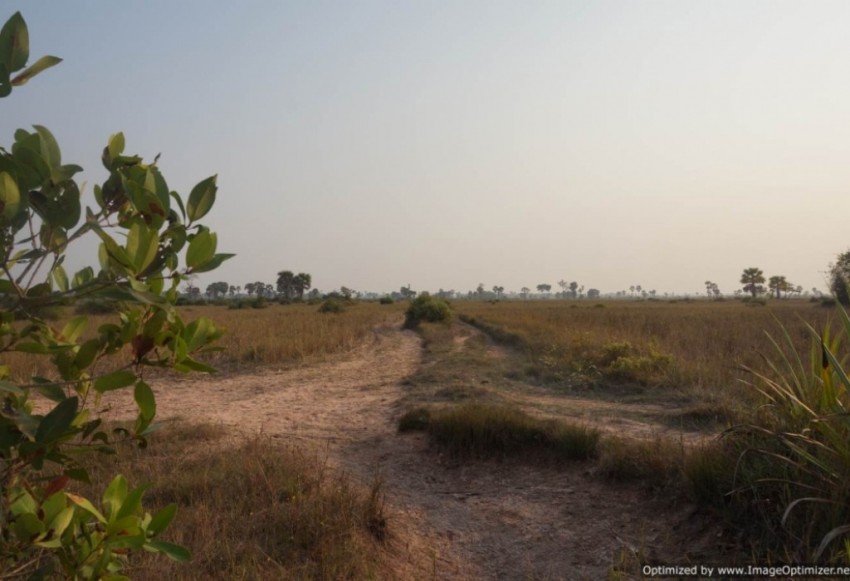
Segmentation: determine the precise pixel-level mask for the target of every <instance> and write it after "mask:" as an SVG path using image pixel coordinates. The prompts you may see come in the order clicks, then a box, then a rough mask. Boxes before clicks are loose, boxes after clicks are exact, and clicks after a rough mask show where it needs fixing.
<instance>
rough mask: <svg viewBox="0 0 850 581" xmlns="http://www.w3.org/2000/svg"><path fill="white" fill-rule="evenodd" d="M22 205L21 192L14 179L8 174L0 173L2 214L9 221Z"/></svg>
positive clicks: (0, 210) (0, 209)
mask: <svg viewBox="0 0 850 581" xmlns="http://www.w3.org/2000/svg"><path fill="white" fill-rule="evenodd" d="M20 205H21V192H20V190H19V189H18V184H17V182H15V180H14V178H13V177H12V176H11V175H9V174H7V173H6V172H2V173H0V212H2V214H3V217H4V218H6V219H7V220H11V219H12V217H13V216H14V215H15V214H17V212H18V207H19V206H20Z"/></svg>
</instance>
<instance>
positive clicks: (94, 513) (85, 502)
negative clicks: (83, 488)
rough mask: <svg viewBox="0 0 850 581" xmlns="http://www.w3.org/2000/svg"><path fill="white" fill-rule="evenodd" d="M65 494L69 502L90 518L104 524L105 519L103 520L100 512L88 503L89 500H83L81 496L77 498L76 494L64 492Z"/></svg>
mask: <svg viewBox="0 0 850 581" xmlns="http://www.w3.org/2000/svg"><path fill="white" fill-rule="evenodd" d="M65 494H66V496H67V497H68V499H69V500H70V501H71V502H73V503H74V504H76V505H77V506H79V507H80V508H82V509H83V510H85V511H86V512H88V513H89V514H91V515H92V516H94V517H95V518H96V519H97V520H98V521H100V522H101V523H103V524H106V519H105V518H103V515H102V514H100V511H99V510H97V509H96V508H95V507H94V505H93V504H92V503H91V502H90V501H89V499H87V498H84V497H82V496H77V495H76V494H72V493H70V492H66V493H65Z"/></svg>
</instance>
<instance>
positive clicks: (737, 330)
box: [454, 300, 832, 404]
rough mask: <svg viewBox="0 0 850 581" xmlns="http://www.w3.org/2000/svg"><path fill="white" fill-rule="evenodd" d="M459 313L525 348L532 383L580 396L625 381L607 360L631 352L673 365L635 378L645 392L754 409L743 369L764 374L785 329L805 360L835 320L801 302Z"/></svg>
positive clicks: (510, 306)
mask: <svg viewBox="0 0 850 581" xmlns="http://www.w3.org/2000/svg"><path fill="white" fill-rule="evenodd" d="M598 305H602V306H598ZM454 308H455V309H456V310H457V312H458V313H459V314H461V315H462V316H463V317H464V318H465V320H468V321H471V322H473V323H474V324H476V325H477V326H479V327H480V328H482V329H484V330H486V331H488V332H489V333H490V334H491V335H492V336H494V337H495V338H496V339H497V340H500V341H503V342H505V343H508V344H512V345H513V346H515V347H517V348H519V349H520V350H521V351H522V352H523V353H524V354H525V356H526V358H527V363H528V366H527V368H526V370H525V371H526V373H527V374H528V375H531V376H533V377H537V378H539V379H540V380H542V381H543V382H544V383H550V384H559V385H563V386H566V387H570V386H576V385H587V384H588V383H600V382H602V383H604V382H605V380H612V381H613V380H616V379H618V378H617V377H616V376H613V374H612V373H610V371H611V368H610V367H609V368H606V356H609V355H610V353H611V352H612V351H616V349H617V346H618V345H621V344H623V343H624V342H628V343H629V344H631V346H632V348H633V349H632V350H633V355H634V357H632V360H638V359H639V358H640V357H645V358H651V357H653V354H655V355H656V356H662V357H669V364H668V365H663V366H658V367H657V368H655V369H653V368H651V367H650V368H649V371H648V372H647V373H643V374H640V373H635V374H634V377H632V378H631V379H633V380H634V382H635V383H643V384H645V385H648V386H651V387H663V388H667V389H666V391H668V392H671V393H680V394H681V395H683V396H685V397H687V398H689V399H691V398H693V399H695V400H697V401H702V402H722V403H724V404H730V403H731V402H736V401H737V402H740V401H742V400H743V401H749V396H750V394H751V390H748V388H747V387H746V386H744V385H743V384H742V382H741V380H742V379H746V378H747V374H746V373H745V372H744V371H743V370H742V366H747V367H751V368H753V369H764V361H763V355H765V354H768V355H772V354H773V353H774V351H775V349H774V347H773V346H772V344H771V343H770V340H769V338H768V336H767V334H766V331H767V332H771V333H773V334H774V335H776V334H777V332H779V329H780V328H779V325H780V324H781V325H782V326H784V327H785V329H787V331H788V333H789V334H790V336H791V337H792V339H793V340H794V342H795V344H796V345H797V346H798V348H799V349H801V350H802V351H803V352H805V351H806V350H807V349H808V348H809V345H810V342H811V334H810V333H809V331H808V330H807V329H806V326H805V325H806V323H807V322H808V323H810V324H811V325H812V326H813V327H814V328H815V329H820V328H823V326H824V324H826V321H827V320H828V318H829V316H830V314H831V313H832V311H831V310H830V309H824V308H822V307H820V306H819V305H817V304H813V303H809V302H803V301H791V300H782V301H775V300H774V301H770V302H769V303H768V305H767V306H755V307H752V306H747V305H746V304H744V303H742V302H739V301H724V302H708V301H687V302H682V301H680V302H676V303H670V302H660V301H659V302H643V301H641V302H637V301H604V302H596V301H525V302H519V301H514V302H501V303H495V304H492V303H483V302H456V303H455V304H454ZM619 379H621V380H622V378H619ZM627 379H628V378H627ZM619 383H623V381H620V382H619Z"/></svg>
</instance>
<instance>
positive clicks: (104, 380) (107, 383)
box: [94, 370, 136, 393]
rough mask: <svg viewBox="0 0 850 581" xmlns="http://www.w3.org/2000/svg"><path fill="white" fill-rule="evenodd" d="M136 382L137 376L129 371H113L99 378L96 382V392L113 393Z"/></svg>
mask: <svg viewBox="0 0 850 581" xmlns="http://www.w3.org/2000/svg"><path fill="white" fill-rule="evenodd" d="M135 381H136V374H134V373H133V372H131V371H127V370H120V371H113V372H112V373H109V374H107V375H104V376H102V377H98V378H97V380H96V381H95V382H94V388H95V390H97V391H99V392H101V393H103V392H105V391H112V390H113V389H121V388H122V387H127V386H128V385H133V383H135Z"/></svg>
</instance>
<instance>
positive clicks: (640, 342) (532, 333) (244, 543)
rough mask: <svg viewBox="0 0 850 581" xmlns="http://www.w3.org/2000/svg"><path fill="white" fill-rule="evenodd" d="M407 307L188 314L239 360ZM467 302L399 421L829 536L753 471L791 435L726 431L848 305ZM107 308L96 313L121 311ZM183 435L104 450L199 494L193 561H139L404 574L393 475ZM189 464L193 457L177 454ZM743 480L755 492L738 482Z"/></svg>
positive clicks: (320, 340) (190, 310)
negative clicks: (393, 515) (778, 339)
mask: <svg viewBox="0 0 850 581" xmlns="http://www.w3.org/2000/svg"><path fill="white" fill-rule="evenodd" d="M405 307H406V305H403V304H396V305H379V304H374V303H373V304H367V303H360V304H356V305H349V306H348V307H347V308H346V309H344V311H343V312H341V313H321V312H319V310H318V306H316V305H285V306H284V305H276V304H272V305H270V306H268V307H267V308H264V309H240V310H231V309H227V308H223V307H217V306H205V307H183V309H184V313H185V314H186V315H187V318H189V319H191V318H193V317H195V316H206V317H210V318H212V319H214V320H215V321H216V322H217V323H219V324H221V325H224V326H226V327H227V328H228V334H227V335H226V336H225V338H224V339H223V341H222V346H223V347H225V350H224V351H222V352H220V353H216V354H213V356H212V358H211V360H210V361H211V362H212V363H213V364H214V365H217V366H219V367H221V368H222V369H224V370H226V371H228V372H233V373H238V372H239V371H243V370H248V369H250V368H252V367H256V366H288V365H293V364H303V363H311V362H315V361H318V360H320V359H322V358H324V357H326V356H328V355H330V354H333V353H339V352H342V351H347V350H350V349H352V348H353V347H355V346H357V345H358V344H361V343H362V341H363V340H364V338H365V337H367V336H368V335H369V334H370V333H371V332H372V330H373V329H374V328H375V327H376V326H377V325H380V324H385V323H387V322H388V321H391V320H392V321H394V322H396V323H397V322H398V321H399V320H400V318H401V313H402V311H403V309H404V308H405ZM452 307H453V309H454V310H455V312H456V313H457V314H458V315H459V316H460V318H461V319H462V321H460V322H458V321H455V322H452V323H422V324H421V325H419V327H418V331H419V333H420V334H421V335H422V336H423V338H424V344H425V359H424V362H423V364H422V366H421V367H420V369H419V370H418V371H417V372H416V373H415V374H414V375H413V376H411V377H409V378H408V379H407V380H406V394H405V396H404V398H403V400H402V409H403V410H404V409H407V410H409V411H408V413H406V414H403V415H402V417H401V420H400V424H399V427H400V430H402V431H405V430H423V431H425V432H426V433H427V434H428V437H429V438H430V440H431V442H432V444H433V445H434V446H435V447H437V448H439V449H441V450H443V451H445V452H446V453H447V454H448V456H451V457H455V458H458V459H462V460H467V459H471V458H490V459H492V458H495V459H497V460H502V459H509V458H519V459H520V460H521V461H523V462H528V461H532V462H542V463H545V464H547V465H552V464H553V463H555V464H558V463H563V464H564V465H573V464H574V463H575V462H576V461H579V462H584V463H586V468H584V469H588V470H589V471H590V472H591V473H593V474H595V475H596V476H598V477H600V478H603V479H605V480H608V481H616V482H639V483H643V484H645V485H646V488H647V489H648V490H649V491H651V492H652V493H658V492H659V491H663V494H664V495H670V496H671V497H681V498H683V499H687V500H688V501H691V502H696V503H697V504H699V505H700V506H702V507H704V510H706V511H709V512H704V513H703V517H704V518H711V519H718V518H719V519H721V520H725V522H727V523H730V526H733V527H739V528H740V527H743V528H742V530H745V532H746V536H740V537H739V539H740V541H739V543H738V545H737V546H735V547H732V548H729V547H726V548H725V549H723V550H721V549H718V550H717V551H716V552H715V553H714V554H713V555H709V556H714V557H718V556H719V558H723V559H729V558H731V557H729V555H730V554H732V553H735V554H736V555H738V556H740V555H741V554H743V555H750V556H754V557H752V558H754V559H755V560H757V561H760V562H763V559H764V558H769V559H773V560H774V561H775V562H785V561H788V560H791V561H793V560H794V559H797V560H799V559H802V558H804V557H806V556H811V555H812V552H813V551H812V549H813V547H814V546H815V545H817V542H818V540H819V535H822V534H823V532H824V527H823V526H811V523H809V522H805V519H804V518H802V517H800V518H799V519H798V520H800V522H801V524H799V525H798V526H797V528H796V529H795V530H793V531H791V532H790V533H789V534H785V533H782V534H779V533H774V532H772V530H771V527H774V528H777V527H780V528H781V526H782V523H780V520H781V516H782V514H781V512H782V511H781V508H780V507H782V506H787V504H788V502H790V501H792V499H793V498H794V496H793V493H792V491H791V490H790V489H788V488H786V489H785V490H784V491H780V492H779V493H777V492H776V491H773V492H768V493H762V492H761V490H762V489H761V488H760V487H758V486H755V485H754V484H753V483H754V482H757V481H758V480H759V479H763V478H769V479H783V478H784V479H787V478H790V477H792V476H794V471H793V470H791V469H790V468H789V467H788V466H779V467H777V464H776V462H773V463H771V462H770V461H769V460H766V459H765V458H766V456H764V455H762V456H761V457H758V455H757V454H751V455H750V456H751V457H753V458H754V460H753V461H749V462H748V463H744V464H740V463H739V462H738V460H739V458H740V456H741V453H742V452H743V451H744V450H754V449H756V448H758V447H761V448H762V449H766V450H767V451H768V452H769V453H774V452H781V451H782V447H781V446H780V445H778V444H776V443H775V442H771V441H770V438H767V437H765V436H763V435H762V436H759V435H758V434H755V435H754V434H753V432H752V431H749V432H747V431H746V430H743V431H738V432H736V434H735V437H734V438H731V437H727V438H722V439H711V438H712V437H713V436H716V435H718V434H720V433H721V432H722V431H723V430H724V429H726V428H728V427H729V426H731V425H733V424H739V423H741V422H746V421H750V420H751V421H754V422H755V421H761V419H759V418H757V417H756V416H754V415H753V414H752V413H751V411H752V410H753V409H755V406H753V403H754V402H762V401H763V400H760V399H759V398H760V397H761V396H759V395H758V394H757V393H756V391H755V389H754V388H753V386H752V385H747V383H746V382H747V381H750V380H752V379H753V377H752V375H751V374H750V373H747V372H745V371H743V367H750V368H752V369H754V370H755V371H757V372H764V373H769V372H770V367H769V365H768V364H767V363H766V361H767V360H770V359H771V358H772V357H773V356H774V355H775V353H776V347H775V345H773V344H772V343H771V340H770V339H769V337H768V335H767V334H766V333H765V331H766V330H767V331H770V332H772V333H773V334H774V335H776V334H778V333H780V332H781V331H780V329H781V328H782V327H784V328H785V329H786V330H787V331H788V338H789V341H790V343H791V344H793V346H794V347H795V348H796V349H797V350H798V351H800V352H803V353H805V352H806V351H807V349H808V348H809V345H810V343H811V333H810V331H809V330H808V329H807V328H806V323H809V324H811V325H812V326H813V327H814V328H815V329H819V328H822V327H823V326H824V325H825V324H826V323H827V320H828V319H829V318H830V316H831V315H833V314H834V311H833V310H831V309H824V308H821V307H820V306H819V305H816V304H812V303H804V302H802V301H770V302H769V304H768V306H755V307H752V306H747V305H745V304H743V303H740V302H737V301H735V302H732V301H727V302H717V303H708V302H704V301H701V302H698V301H695V302H670V303H668V302H625V301H622V302H601V303H596V302H588V301H569V302H567V301H532V302H500V303H495V304H492V303H475V302H457V303H455V304H453V305H452ZM95 319H96V320H95V321H93V324H94V325H96V324H98V323H99V322H102V321H103V320H107V319H108V315H101V316H98V317H96V318H95ZM463 321H466V322H468V323H471V325H472V326H470V325H468V324H466V323H464V322H463ZM473 326H474V327H477V328H478V329H480V330H481V331H484V333H481V332H479V331H477V330H476V329H475V328H473ZM765 356H767V359H765ZM6 358H7V360H8V359H9V358H13V359H14V358H20V359H17V360H14V361H9V362H11V363H17V364H19V365H23V368H24V369H25V373H27V374H29V373H31V372H35V373H36V374H38V373H39V370H38V369H37V368H34V367H32V366H28V365H29V361H30V360H29V359H27V356H26V355H23V354H11V355H6ZM19 369H20V367H19ZM671 418H672V419H671ZM576 420H578V421H576ZM762 425H763V422H762ZM671 426H673V427H674V428H675V429H673V430H672V431H671V429H670V428H671ZM644 428H645V430H644V431H641V430H642V429H644ZM612 432H618V433H617V434H613V433H612ZM166 435H167V437H164V438H157V439H155V440H154V441H153V442H151V446H150V448H149V449H148V450H146V451H139V450H133V449H129V448H127V449H123V450H122V451H121V452H122V453H121V454H120V455H119V456H118V458H117V459H116V460H115V462H116V465H112V464H110V465H102V466H97V467H95V472H96V477H98V475H99V474H100V472H101V468H102V469H103V470H102V473H103V477H106V475H109V474H114V473H115V472H116V471H120V472H123V473H125V475H126V476H127V477H128V478H129V479H130V480H131V481H134V482H142V481H151V482H152V483H153V489H152V493H151V498H152V500H153V501H155V502H156V503H161V504H166V503H168V502H177V503H178V504H179V505H180V506H181V511H180V517H179V518H178V519H177V520H176V521H175V522H176V524H175V525H174V528H173V530H172V531H171V533H170V540H173V541H175V542H178V543H182V544H185V545H187V546H188V547H189V548H190V549H191V550H192V551H193V553H194V555H195V559H194V561H193V563H192V565H191V571H189V570H188V569H187V568H183V569H180V568H175V567H176V566H174V565H173V564H171V563H169V562H166V561H164V560H163V559H144V560H142V561H140V562H139V563H136V564H135V565H134V566H137V567H138V569H137V570H136V572H135V573H136V575H137V576H139V577H140V578H157V577H159V578H162V577H166V578H181V575H182V576H183V577H184V578H197V576H198V575H202V576H204V577H210V578H228V579H231V578H321V579H336V578H369V577H383V576H385V575H386V574H387V573H386V571H387V569H385V565H384V561H385V557H386V551H385V550H384V549H383V548H382V544H381V541H382V539H383V538H384V536H385V535H386V534H392V532H391V531H389V532H388V531H387V530H386V523H385V521H384V520H383V516H382V506H383V505H382V497H381V491H380V486H379V483H378V484H376V485H375V486H373V487H372V489H371V491H370V490H369V488H368V484H369V483H365V484H366V485H367V486H366V488H365V489H361V488H358V486H356V485H354V484H352V483H350V482H347V481H346V480H342V479H340V478H338V477H336V476H334V475H333V474H332V473H331V472H329V471H328V470H327V469H326V468H325V467H324V464H323V462H322V460H321V459H320V458H317V457H316V456H315V455H311V454H307V453H304V452H303V451H298V450H295V449H292V448H287V447H280V446H275V445H273V444H272V443H270V441H268V440H264V439H262V438H256V439H253V440H249V441H247V442H244V443H241V444H239V446H237V447H234V446H233V445H232V443H228V442H225V441H224V440H222V439H221V433H220V430H219V429H217V428H210V427H209V426H202V427H191V426H187V425H183V426H180V425H178V426H172V427H170V428H169V429H168V431H167V432H166ZM848 454H849V455H850V453H848ZM178 464H179V465H180V466H181V468H182V469H181V470H179V471H168V470H164V469H163V467H164V466H166V465H172V466H173V465H178ZM804 470H805V469H804ZM99 486H101V487H102V483H96V486H95V489H97V488H98V487H99ZM732 490H737V493H736V494H735V495H728V494H727V493H729V492H730V491H732ZM768 507H773V508H772V509H770V510H768ZM712 511H713V512H712ZM839 517H840V515H839ZM833 520H834V519H833ZM759 523H760V524H759ZM791 524H794V523H793V522H792V523H791ZM839 524H840V523H839ZM830 526H831V525H830ZM794 542H796V545H794ZM724 551H726V552H725V553H724ZM729 551H731V553H730V552H729ZM683 554H684V550H683ZM745 558H746V557H745ZM725 562H728V560H727V561H725ZM634 566H635V565H634V563H633V564H632V565H631V567H632V568H631V569H629V568H628V567H627V568H625V569H622V570H621V569H618V567H622V566H621V565H612V574H614V576H615V577H616V574H620V573H624V574H626V575H628V574H631V573H634V572H635V570H636V569H634Z"/></svg>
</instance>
